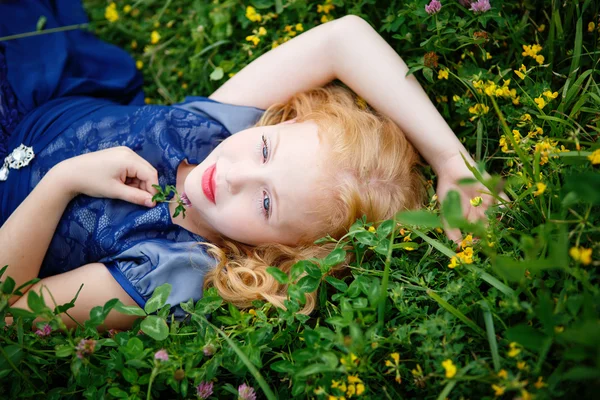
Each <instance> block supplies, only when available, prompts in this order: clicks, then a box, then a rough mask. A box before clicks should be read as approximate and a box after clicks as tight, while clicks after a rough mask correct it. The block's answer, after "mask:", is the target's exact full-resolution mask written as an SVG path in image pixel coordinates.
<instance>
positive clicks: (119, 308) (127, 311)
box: [114, 301, 146, 317]
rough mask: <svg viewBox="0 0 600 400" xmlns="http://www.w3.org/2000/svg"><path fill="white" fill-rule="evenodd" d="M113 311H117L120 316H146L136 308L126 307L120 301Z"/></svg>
mask: <svg viewBox="0 0 600 400" xmlns="http://www.w3.org/2000/svg"><path fill="white" fill-rule="evenodd" d="M114 309H115V310H117V311H118V312H120V313H121V314H125V315H137V316H139V317H145V316H146V313H145V312H144V310H142V309H141V308H139V307H138V306H126V305H125V304H123V303H121V302H120V301H119V302H118V303H117V304H116V305H115V307H114Z"/></svg>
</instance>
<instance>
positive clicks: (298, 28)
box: [271, 23, 304, 49]
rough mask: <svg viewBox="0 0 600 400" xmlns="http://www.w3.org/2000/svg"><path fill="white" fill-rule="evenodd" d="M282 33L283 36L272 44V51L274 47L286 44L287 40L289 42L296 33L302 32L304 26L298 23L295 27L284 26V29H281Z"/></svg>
mask: <svg viewBox="0 0 600 400" xmlns="http://www.w3.org/2000/svg"><path fill="white" fill-rule="evenodd" d="M283 31H284V32H285V36H283V37H280V38H279V39H277V40H276V41H274V42H273V44H272V45H271V48H272V49H274V48H275V47H277V46H279V45H280V44H282V43H285V42H287V41H288V40H290V39H291V38H293V37H294V36H296V35H297V34H298V32H303V31H304V26H303V25H302V24H300V23H298V24H296V25H286V26H285V28H283Z"/></svg>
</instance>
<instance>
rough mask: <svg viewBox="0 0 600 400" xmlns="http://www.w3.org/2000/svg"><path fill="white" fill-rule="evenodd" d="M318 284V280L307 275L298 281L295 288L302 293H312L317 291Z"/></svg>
mask: <svg viewBox="0 0 600 400" xmlns="http://www.w3.org/2000/svg"><path fill="white" fill-rule="evenodd" d="M320 282H321V281H320V280H319V279H316V278H313V277H312V276H308V275H307V276H304V277H302V278H301V279H300V280H299V281H298V284H297V287H298V288H299V289H300V290H301V291H302V292H304V293H312V292H314V291H315V290H317V288H318V287H319V283H320Z"/></svg>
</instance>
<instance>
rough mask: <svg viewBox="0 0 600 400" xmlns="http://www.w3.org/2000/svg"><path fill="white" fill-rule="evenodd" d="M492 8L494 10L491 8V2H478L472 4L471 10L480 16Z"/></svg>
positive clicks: (487, 0) (483, 0)
mask: <svg viewBox="0 0 600 400" xmlns="http://www.w3.org/2000/svg"><path fill="white" fill-rule="evenodd" d="M490 8H492V7H491V6H490V0H477V1H476V2H474V3H471V8H470V10H471V11H473V12H474V13H476V14H479V13H484V12H486V11H489V10H490Z"/></svg>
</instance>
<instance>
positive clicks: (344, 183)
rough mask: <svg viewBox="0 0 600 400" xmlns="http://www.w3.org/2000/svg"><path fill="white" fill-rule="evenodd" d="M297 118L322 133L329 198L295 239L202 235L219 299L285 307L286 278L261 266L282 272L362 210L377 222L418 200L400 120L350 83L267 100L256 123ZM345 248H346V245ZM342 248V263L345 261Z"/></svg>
mask: <svg viewBox="0 0 600 400" xmlns="http://www.w3.org/2000/svg"><path fill="white" fill-rule="evenodd" d="M290 119H296V122H299V123H301V122H305V121H308V120H310V121H312V122H314V123H316V125H317V126H318V131H319V137H320V138H321V141H323V139H324V140H325V141H326V143H327V146H328V150H330V151H329V152H328V153H327V154H328V160H327V162H328V163H329V166H328V168H326V170H327V172H326V173H328V174H329V175H328V177H327V179H326V180H325V182H327V183H328V184H329V185H328V187H324V188H323V193H324V196H325V197H326V198H327V199H328V201H321V202H319V208H318V209H315V210H311V214H313V215H315V216H316V217H317V218H316V219H317V220H318V221H320V222H319V226H314V227H312V229H309V230H308V231H306V232H305V233H304V234H303V235H302V236H301V238H300V240H299V242H298V245H297V246H293V247H292V246H287V245H283V244H278V243H269V244H261V245H258V246H250V245H246V244H243V243H239V242H236V241H233V240H230V239H226V238H224V240H223V244H222V248H220V247H217V246H215V245H213V244H208V243H205V244H206V245H207V246H208V251H209V253H210V254H211V255H212V256H214V257H215V259H216V260H217V266H216V268H214V269H213V270H211V271H210V272H209V273H208V274H207V275H206V278H205V283H204V286H205V287H211V286H214V287H216V288H217V291H218V292H219V294H220V296H221V297H223V299H224V300H225V301H228V302H231V303H233V304H234V305H236V306H237V307H240V308H247V307H250V306H251V303H252V301H254V300H266V301H268V302H270V303H272V304H274V305H275V306H277V307H284V305H283V301H284V300H286V299H287V285H282V284H280V283H278V282H277V281H276V280H275V279H274V278H273V277H272V276H271V275H270V274H269V273H267V271H266V270H267V268H268V267H270V266H273V267H277V268H279V269H280V270H281V271H283V272H285V273H288V274H289V272H290V269H291V267H292V266H293V265H294V264H295V263H296V262H298V261H300V260H309V259H314V258H324V257H325V256H327V254H329V253H330V252H331V251H332V250H333V249H334V248H335V246H336V243H331V242H330V243H324V244H320V245H315V244H314V243H313V242H314V241H315V240H317V239H319V238H321V237H324V236H326V235H330V236H331V237H332V238H334V239H336V240H338V239H340V238H341V237H342V236H343V235H344V234H346V233H347V232H348V230H349V228H350V226H351V225H352V224H353V223H354V222H355V221H356V220H357V219H358V218H361V217H362V216H363V215H364V216H366V219H367V221H369V222H373V223H375V224H378V223H379V222H381V221H384V220H387V219H391V218H392V217H393V215H394V214H395V213H397V212H398V211H402V210H406V209H413V208H417V207H419V206H420V205H421V204H422V202H423V196H424V187H423V179H422V177H421V174H420V172H419V170H418V164H419V156H418V154H417V152H416V151H415V149H414V148H413V147H412V145H411V144H410V143H409V142H408V140H407V139H406V137H405V136H404V134H403V133H402V131H401V130H400V128H399V127H398V126H397V125H396V124H395V123H394V122H393V121H392V120H391V119H390V118H388V117H386V116H384V115H381V114H379V113H377V112H376V111H374V110H372V109H371V108H370V107H369V106H368V105H366V103H365V102H364V100H362V99H360V98H358V97H357V96H356V95H355V94H354V93H353V92H352V91H351V90H349V89H347V88H345V87H343V86H339V85H335V84H329V85H327V86H325V87H319V88H316V89H311V90H309V91H306V92H301V93H297V94H295V95H294V96H293V97H292V98H291V99H290V100H288V101H287V102H286V103H278V104H274V105H272V106H271V107H269V108H268V109H267V110H266V111H265V113H264V114H263V116H262V117H261V119H260V120H259V121H258V122H257V124H256V125H255V126H257V127H258V126H268V125H276V124H278V123H281V122H284V121H288V120H290ZM349 253H351V252H349ZM351 257H352V256H351V254H348V256H347V257H346V260H345V262H344V263H342V264H340V265H338V266H337V267H336V268H335V269H334V271H337V270H340V269H342V268H344V267H345V266H346V265H347V264H348V263H349V262H351ZM315 299H316V292H314V293H310V294H308V293H307V295H306V303H305V305H304V308H303V309H302V311H301V312H302V313H304V314H309V313H310V312H311V311H312V310H313V309H314V306H315Z"/></svg>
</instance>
